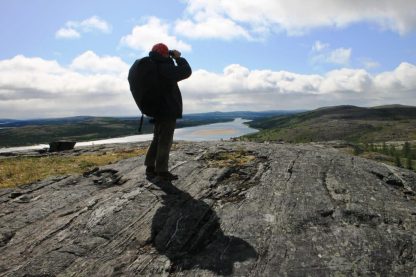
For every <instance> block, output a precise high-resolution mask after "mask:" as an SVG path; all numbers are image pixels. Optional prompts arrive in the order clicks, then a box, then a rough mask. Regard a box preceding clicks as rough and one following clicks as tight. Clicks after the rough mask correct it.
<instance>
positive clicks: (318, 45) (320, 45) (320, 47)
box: [312, 40, 329, 52]
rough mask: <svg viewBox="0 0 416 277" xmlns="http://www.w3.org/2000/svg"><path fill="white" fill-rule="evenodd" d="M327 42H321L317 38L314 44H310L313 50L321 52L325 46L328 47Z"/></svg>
mask: <svg viewBox="0 0 416 277" xmlns="http://www.w3.org/2000/svg"><path fill="white" fill-rule="evenodd" d="M328 47H329V44H328V43H323V42H320V41H319V40H317V41H315V43H314V45H313V46H312V51H314V52H321V51H322V50H324V49H325V48H328Z"/></svg>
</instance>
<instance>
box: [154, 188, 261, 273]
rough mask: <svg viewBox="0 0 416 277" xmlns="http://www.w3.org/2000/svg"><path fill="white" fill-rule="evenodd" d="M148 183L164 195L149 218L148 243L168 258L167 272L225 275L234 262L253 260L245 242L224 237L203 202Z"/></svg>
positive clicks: (216, 221)
mask: <svg viewBox="0 0 416 277" xmlns="http://www.w3.org/2000/svg"><path fill="white" fill-rule="evenodd" d="M152 183H153V184H155V185H156V186H158V187H159V188H160V189H161V190H162V191H164V192H165V193H166V194H164V195H163V196H162V202H163V204H164V206H163V207H161V208H159V209H158V210H157V211H156V214H155V216H154V218H153V222H152V242H153V245H154V247H155V248H156V249H157V250H158V252H159V253H160V254H163V255H166V256H167V257H168V258H169V259H170V261H171V263H172V265H173V266H172V268H171V271H173V272H175V271H181V270H187V269H196V268H199V269H206V270H210V271H212V272H214V273H216V274H222V275H229V274H232V273H233V265H234V263H235V262H242V261H245V260H248V259H250V258H256V257H257V252H256V251H255V250H254V248H253V247H252V246H251V245H250V244H249V243H247V242H246V241H244V240H242V239H240V238H237V237H233V236H226V235H225V234H224V232H223V231H222V230H221V226H220V223H219V219H218V216H217V214H216V213H215V211H213V210H212V209H211V207H210V206H209V205H208V204H207V203H205V202H204V201H202V200H196V199H194V198H192V196H191V195H189V194H188V193H186V192H184V191H181V190H179V189H178V188H176V187H175V186H173V185H172V183H171V182H168V181H153V182H152Z"/></svg>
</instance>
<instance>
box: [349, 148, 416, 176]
mask: <svg viewBox="0 0 416 277" xmlns="http://www.w3.org/2000/svg"><path fill="white" fill-rule="evenodd" d="M352 147H353V148H354V150H353V154H354V155H357V156H362V157H365V158H370V159H373V160H378V161H382V162H386V163H389V164H394V165H395V166H398V167H403V168H407V169H410V170H416V144H414V145H412V144H411V143H409V142H407V141H406V142H404V143H400V142H389V143H386V142H383V143H376V144H374V143H370V144H368V143H361V144H352Z"/></svg>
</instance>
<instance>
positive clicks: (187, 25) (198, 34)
mask: <svg viewBox="0 0 416 277" xmlns="http://www.w3.org/2000/svg"><path fill="white" fill-rule="evenodd" d="M175 33H176V34H178V35H181V36H185V37H189V38H198V39H210V38H219V39H223V40H231V39H234V38H238V37H242V38H246V39H251V36H250V34H249V33H248V32H247V31H246V30H245V29H244V28H243V27H241V26H239V25H238V24H236V23H235V22H234V21H232V20H230V19H227V18H223V17H219V16H215V17H210V18H206V19H203V20H201V21H197V22H194V21H192V20H189V19H186V20H178V21H177V22H176V24H175Z"/></svg>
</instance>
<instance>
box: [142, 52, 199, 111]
mask: <svg viewBox="0 0 416 277" xmlns="http://www.w3.org/2000/svg"><path fill="white" fill-rule="evenodd" d="M149 57H150V58H151V59H152V60H153V61H154V62H156V64H157V70H158V73H159V80H160V82H159V84H160V89H161V90H160V91H161V93H162V101H161V107H160V113H159V115H158V116H156V118H158V117H160V118H182V110H183V108H182V95H181V91H180V89H179V86H178V82H179V81H181V80H184V79H186V78H188V77H189V76H191V74H192V69H191V67H190V66H189V64H188V62H187V61H186V60H185V59H184V58H178V59H176V64H177V65H175V63H174V62H173V60H172V59H171V58H166V57H163V56H162V55H160V54H159V53H157V52H150V53H149Z"/></svg>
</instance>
